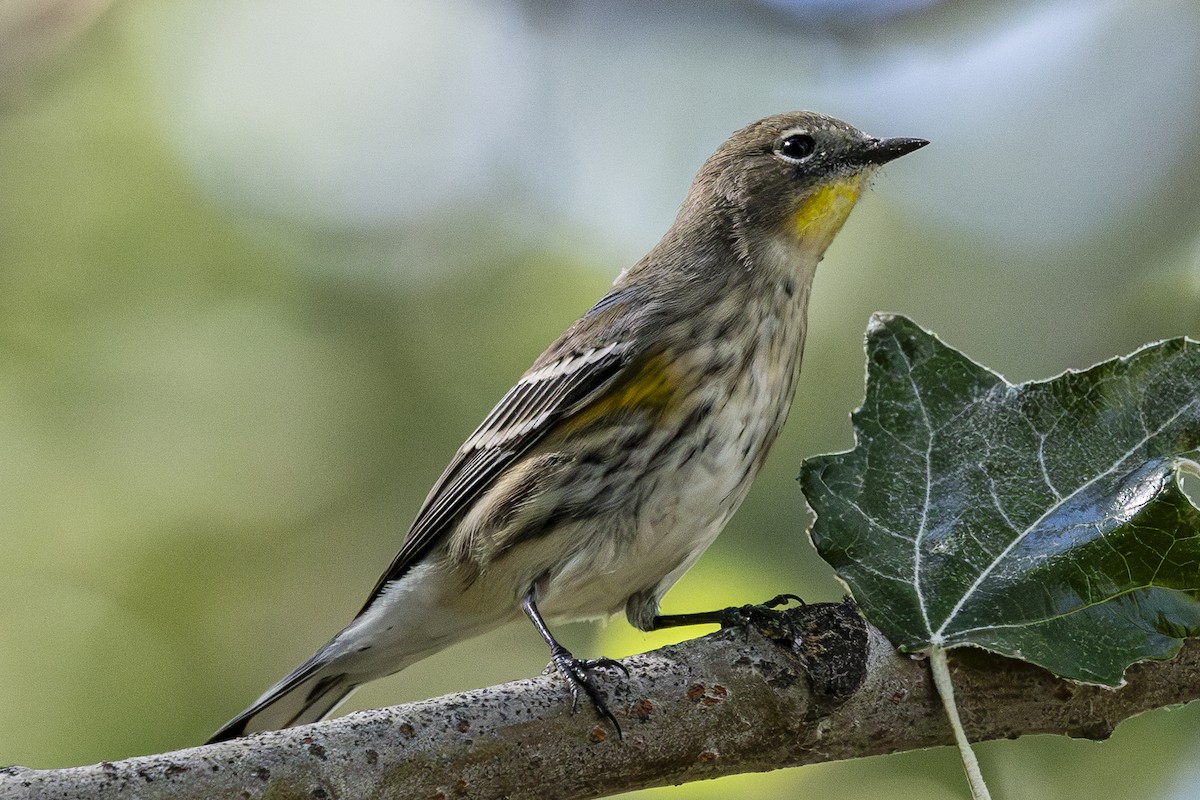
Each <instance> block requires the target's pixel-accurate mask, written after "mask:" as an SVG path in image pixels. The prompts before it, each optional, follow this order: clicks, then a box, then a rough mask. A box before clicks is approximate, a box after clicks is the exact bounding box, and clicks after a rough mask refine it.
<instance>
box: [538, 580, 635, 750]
mask: <svg viewBox="0 0 1200 800" xmlns="http://www.w3.org/2000/svg"><path fill="white" fill-rule="evenodd" d="M534 594H535V590H534V589H530V590H529V591H528V592H526V594H525V597H524V598H522V599H521V610H523V611H524V612H525V616H527V617H529V621H530V622H532V623H533V627H535V628H537V632H538V633H540V634H541V635H542V639H543V640H544V641H545V642H546V644H547V645H549V647H550V663H551V664H552V665H553V666H554V668H555V669H556V670H558V673H559V674H560V675H562V676H563V679H564V680H566V682H567V688H569V689H570V690H571V710H572V711H573V710H575V709H576V708H577V707H578V705H579V690H580V689H583V692H584V694H586V695H587V696H588V698H589V699H590V700H591V701H592V704H593V705H595V706H596V711H597V712H599V714H600V716H602V717H604V718H605V719H607V720H608V721H609V722H611V723H612V725H613V727H614V728H616V730H617V738H618V739H619V738H621V725H620V724H619V723H618V722H617V718H616V717H614V716H613V713H612V711H610V710H609V708H608V703H606V702H605V700H604V698H603V697H602V696H601V695H600V689H599V688H598V687H597V686H596V683H595V681H593V680H592V673H591V671H592V670H593V669H596V668H598V667H604V668H610V667H615V668H617V669H619V670H621V671H622V672H624V673H625V675H626V677H628V676H629V668H628V667H626V666H625V665H624V664H622V663H621V662H620V661H615V660H613V659H611V658H592V659H587V660H583V659H578V658H575V656H573V655H571V651H570V650H568V649H567V648H565V647H563V646H562V645H561V644H559V642H558V640H557V639H555V638H554V634H552V633H550V629H549V628H548V627H546V621H545V620H544V619H542V615H541V612H539V611H538V609H537V603H536V602H535V600H534Z"/></svg>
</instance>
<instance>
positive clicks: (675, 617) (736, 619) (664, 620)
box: [648, 594, 804, 631]
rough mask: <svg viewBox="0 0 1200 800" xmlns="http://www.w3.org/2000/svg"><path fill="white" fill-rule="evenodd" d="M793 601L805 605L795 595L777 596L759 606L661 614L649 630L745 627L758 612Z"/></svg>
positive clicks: (651, 623) (655, 618)
mask: <svg viewBox="0 0 1200 800" xmlns="http://www.w3.org/2000/svg"><path fill="white" fill-rule="evenodd" d="M792 601H795V602H797V603H799V604H800V605H804V600H802V599H801V598H799V597H798V596H796V595H794V594H777V595H775V596H774V597H772V598H771V599H770V600H768V601H767V602H765V603H759V604H758V605H748V606H734V607H732V608H722V609H721V610H719V611H698V612H696V613H694V614H659V615H657V616H655V617H654V619H653V620H651V621H650V628H649V629H648V630H652V631H657V630H661V629H663V628H679V627H683V626H685V625H720V626H721V627H722V628H731V627H734V626H737V625H744V624H745V623H746V621H747V620H749V619H750V618H751V617H752V616H753V615H754V614H755V613H756V612H760V611H762V610H763V609H776V608H779V607H780V606H785V605H787V604H788V603H790V602H792Z"/></svg>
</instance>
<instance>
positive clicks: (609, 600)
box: [540, 386, 787, 619]
mask: <svg viewBox="0 0 1200 800" xmlns="http://www.w3.org/2000/svg"><path fill="white" fill-rule="evenodd" d="M761 388H766V389H770V391H763V392H758V393H754V394H755V396H753V397H750V398H746V402H740V403H734V404H728V403H727V404H725V406H724V408H723V409H722V410H721V411H717V412H714V413H713V414H712V415H710V416H709V417H708V418H707V419H706V421H705V422H704V423H702V427H701V429H699V430H697V431H696V433H695V436H694V437H692V438H693V442H692V444H691V445H688V446H682V447H677V448H674V449H673V451H672V454H671V456H670V457H669V458H664V459H663V460H662V463H661V464H660V465H659V468H656V469H653V470H649V471H647V473H646V474H645V475H643V476H642V477H641V479H640V480H639V481H638V482H637V484H636V485H633V486H630V487H629V490H628V492H627V494H626V497H627V500H626V501H625V502H624V503H622V504H621V505H620V506H619V507H617V508H615V509H613V510H612V512H610V513H609V514H606V515H604V516H601V517H594V518H591V519H588V520H582V521H578V522H575V523H572V526H571V527H572V528H573V530H572V531H570V533H569V540H570V541H572V542H575V543H577V544H578V548H577V549H576V551H575V552H573V553H572V554H571V555H570V557H568V558H566V559H564V560H563V561H562V562H561V563H560V564H559V565H558V566H557V568H555V569H553V570H551V571H550V572H549V573H548V574H547V580H546V581H545V583H544V587H543V589H542V591H541V593H540V596H541V597H542V598H543V599H542V601H541V607H542V609H543V611H545V612H546V614H547V616H550V617H552V618H556V619H588V618H596V617H602V616H608V615H610V614H614V613H617V612H619V611H621V610H622V609H624V608H625V605H626V602H627V600H628V599H629V598H630V597H631V596H632V595H635V594H638V593H641V594H648V595H649V596H651V597H653V598H655V599H657V598H659V597H661V596H662V595H663V594H665V593H666V591H667V589H669V588H670V587H671V585H673V584H674V583H675V581H676V580H678V579H679V578H680V577H681V576H682V575H683V573H684V572H685V571H686V570H687V569H688V568H689V567H690V566H691V565H692V564H693V563H694V562H695V560H696V559H697V558H699V557H700V555H701V554H702V553H703V552H704V551H705V550H706V549H707V548H708V546H709V545H711V544H712V543H713V541H714V540H715V539H716V538H717V535H718V534H720V532H721V530H722V529H723V528H724V527H725V524H726V523H727V522H728V521H729V518H730V517H731V516H732V515H733V513H734V511H736V510H737V507H738V506H739V505H740V504H741V502H742V500H743V499H745V496H746V493H747V492H748V491H749V488H750V484H751V481H752V480H753V478H754V476H755V474H756V473H757V471H758V468H759V466H760V465H761V464H762V460H763V457H764V455H765V451H766V449H767V448H768V447H769V446H770V444H771V442H772V441H773V440H774V438H775V436H776V434H777V433H778V431H779V428H780V426H781V425H782V419H783V416H784V414H783V410H782V408H781V403H782V402H783V400H784V399H785V397H781V395H784V396H786V394H787V392H786V390H785V389H780V388H778V387H774V386H771V387H761Z"/></svg>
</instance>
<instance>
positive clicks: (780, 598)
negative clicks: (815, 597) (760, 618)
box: [762, 593, 808, 608]
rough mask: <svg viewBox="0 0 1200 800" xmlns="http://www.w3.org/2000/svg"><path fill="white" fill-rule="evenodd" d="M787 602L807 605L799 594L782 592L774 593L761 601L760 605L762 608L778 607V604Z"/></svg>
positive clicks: (782, 604)
mask: <svg viewBox="0 0 1200 800" xmlns="http://www.w3.org/2000/svg"><path fill="white" fill-rule="evenodd" d="M788 603H795V604H796V605H798V606H803V605H808V604H807V603H805V602H804V598H803V597H801V596H800V595H798V594H790V593H784V594H777V595H775V596H774V597H772V598H771V599H770V600H768V601H767V602H765V603H763V604H762V606H763V608H779V607H780V606H786V605H787V604H788Z"/></svg>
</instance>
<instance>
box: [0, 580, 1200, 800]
mask: <svg viewBox="0 0 1200 800" xmlns="http://www.w3.org/2000/svg"><path fill="white" fill-rule="evenodd" d="M743 622H744V623H745V624H743V625H740V626H736V627H729V628H725V629H723V630H721V631H720V632H718V633H714V634H712V635H709V636H705V637H703V638H700V639H695V640H692V641H688V642H685V643H683V644H679V645H675V646H671V647H666V648H663V649H661V650H657V651H655V652H652V653H646V654H643V655H639V656H633V657H631V658H627V659H625V660H624V662H623V663H624V664H625V665H626V666H627V667H628V668H629V670H630V672H631V676H630V677H629V678H625V677H624V676H622V675H621V674H620V673H619V672H613V671H609V672H606V673H603V674H601V675H600V676H599V680H600V682H601V685H602V687H603V689H604V690H605V691H606V693H607V695H608V697H609V698H610V705H611V707H612V709H613V711H614V713H615V714H616V716H617V718H618V720H619V721H620V723H621V727H622V731H623V736H621V737H618V735H617V733H616V731H615V730H614V729H612V728H611V727H610V726H608V725H607V724H606V723H604V722H602V721H601V720H599V719H598V718H597V716H596V714H595V711H594V709H591V708H588V707H586V706H584V705H583V704H582V703H581V705H580V707H579V709H578V711H577V713H572V711H571V703H570V699H569V696H568V695H567V692H566V689H565V687H564V685H563V683H562V681H561V679H560V678H559V677H558V676H557V675H545V676H541V677H538V678H534V679H532V680H523V681H515V682H513V683H508V684H504V685H502V686H495V687H492V688H488V689H481V690H478V691H472V692H464V693H462V694H457V695H449V696H446V697H441V698H437V699H434V700H427V701H423V702H419V703H411V704H408V705H404V706H397V707H394V708H386V709H379V710H375V711H365V712H360V713H356V714H350V715H348V716H345V717H342V718H339V719H334V720H328V721H325V722H321V723H317V724H315V725H308V726H304V727H299V728H292V729H290V730H286V731H277V732H271V733H265V734H260V735H257V736H252V737H248V738H246V739H241V740H237V741H233V742H226V743H222V744H217V745H211V746H206V747H196V748H191V749H188V750H180V751H177V752H174V753H166V754H162V755H154V756H144V757H138V758H130V759H127V760H124V761H119V762H113V763H103V764H97V765H95V766H89V767H77V768H70V769H59V770H31V769H25V768H22V767H9V768H7V769H3V770H0V798H5V799H9V798H12V799H13V800H15V799H16V798H22V799H24V798H29V800H66V798H81V799H82V798H87V799H88V800H124V799H125V798H141V800H157V799H158V798H163V800H166V799H167V798H171V799H172V800H182V799H183V798H197V799H199V798H204V799H205V800H214V799H217V798H239V800H240V799H241V798H260V797H269V798H273V799H276V800H279V799H282V798H397V799H398V800H410V799H411V798H443V800H445V799H447V798H454V797H471V798H532V797H554V798H562V799H563V800H567V799H568V798H589V797H601V796H605V795H610V794H616V793H618V792H622V791H628V790H632V789H637V788H645V787H650V786H661V785H666V784H675V783H684V782H687V781H694V780H703V779H707V778H715V777H719V776H722V775H729V774H733V773H739V772H755V771H764V770H771V769H779V768H781V767H789V766H796V765H801V764H811V763H815V762H820V761H832V760H840V759H848V758H856V757H861V756H868V755H876V754H881V753H891V752H896V751H900V750H911V749H917V748H924V747H931V746H935V745H943V744H948V743H950V741H951V735H950V730H949V727H948V726H947V724H946V721H945V718H944V716H943V712H942V709H941V706H940V704H939V703H938V701H937V698H936V695H935V692H934V689H933V685H932V681H931V680H930V677H929V671H928V669H927V668H926V665H925V664H924V662H923V661H921V660H919V659H915V658H913V657H910V656H906V655H902V654H898V653H896V652H895V651H894V650H893V649H892V648H891V646H890V645H889V644H888V642H887V641H886V640H885V639H884V638H883V636H882V635H881V634H880V633H879V632H878V631H876V630H875V629H873V628H871V627H869V626H867V625H866V624H865V623H863V622H862V620H861V618H860V617H858V615H857V614H856V613H855V612H854V610H853V608H852V607H851V606H850V605H848V604H819V605H813V606H805V607H801V608H798V609H792V610H789V611H786V612H779V613H759V612H755V613H752V614H750V615H749V616H748V617H746V618H744V619H743ZM951 668H952V670H953V673H954V682H955V687H956V693H957V697H958V702H959V709H960V712H961V713H962V716H963V720H964V723H965V725H966V728H967V732H968V734H969V735H970V736H971V738H972V739H973V740H976V741H979V740H985V739H995V738H1011V737H1016V736H1021V735H1024V734H1033V733H1058V734H1065V735H1068V736H1077V737H1087V738H1093V739H1101V738H1105V737H1107V736H1108V735H1109V734H1110V733H1111V732H1112V730H1113V728H1114V726H1116V724H1117V723H1118V722H1120V721H1121V720H1123V719H1125V718H1127V717H1130V716H1132V715H1134V714H1136V713H1138V712H1140V711H1143V710H1146V709H1150V708H1156V707H1160V706H1165V705H1171V704H1177V703H1182V702H1186V701H1189V700H1192V699H1195V698H1196V697H1197V696H1198V695H1200V645H1197V643H1196V642H1194V641H1191V642H1188V643H1187V645H1186V646H1185V647H1184V648H1183V651H1182V652H1181V653H1180V655H1179V656H1178V657H1177V658H1175V659H1173V660H1171V661H1162V662H1146V663H1143V664H1139V665H1135V666H1134V667H1133V668H1131V669H1130V671H1129V675H1128V682H1127V684H1126V685H1125V686H1124V687H1123V688H1121V689H1119V690H1109V689H1104V688H1101V687H1096V686H1081V685H1078V684H1072V683H1068V682H1065V681H1061V680H1058V679H1056V678H1054V677H1053V676H1052V675H1050V674H1049V673H1047V672H1045V671H1044V670H1041V669H1039V668H1037V667H1033V666H1030V665H1028V664H1024V663H1021V662H1017V661H1013V660H1009V659H1005V658H1001V657H998V656H994V655H990V654H987V653H983V652H981V651H969V650H957V651H954V652H953V653H952V658H951Z"/></svg>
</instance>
